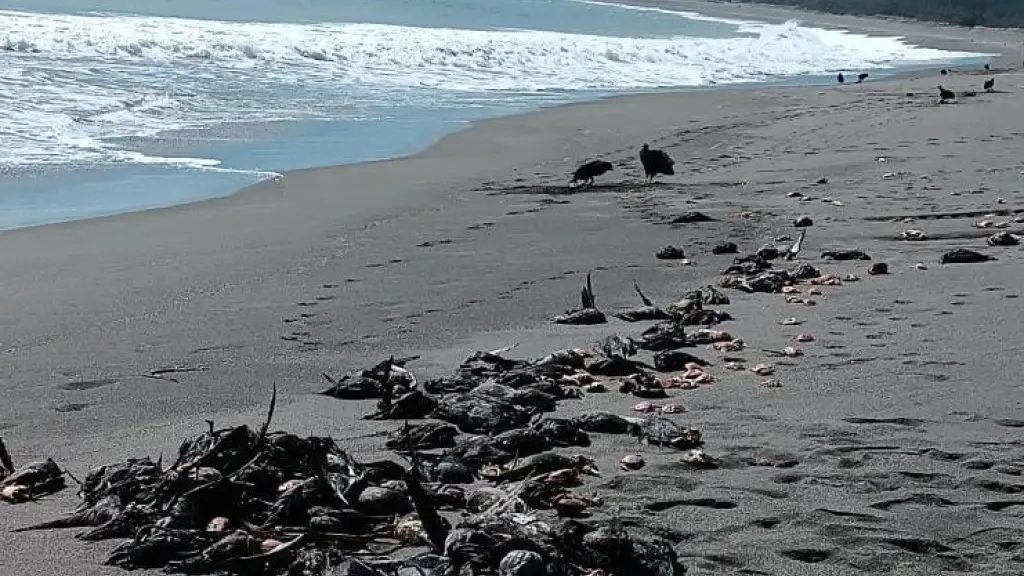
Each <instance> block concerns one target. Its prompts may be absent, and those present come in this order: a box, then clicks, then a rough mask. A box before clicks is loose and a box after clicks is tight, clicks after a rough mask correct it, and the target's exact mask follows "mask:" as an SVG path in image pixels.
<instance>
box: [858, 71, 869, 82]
mask: <svg viewBox="0 0 1024 576" xmlns="http://www.w3.org/2000/svg"><path fill="white" fill-rule="evenodd" d="M867 79H868V73H867V72H861V73H860V74H857V84H860V83H861V82H863V81H865V80H867Z"/></svg>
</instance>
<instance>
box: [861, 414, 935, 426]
mask: <svg viewBox="0 0 1024 576" xmlns="http://www.w3.org/2000/svg"><path fill="white" fill-rule="evenodd" d="M843 422H847V423H850V424H894V425H896V426H920V425H922V424H924V420H920V419H917V418H905V417H895V418H871V417H860V416H852V417H850V418H843Z"/></svg>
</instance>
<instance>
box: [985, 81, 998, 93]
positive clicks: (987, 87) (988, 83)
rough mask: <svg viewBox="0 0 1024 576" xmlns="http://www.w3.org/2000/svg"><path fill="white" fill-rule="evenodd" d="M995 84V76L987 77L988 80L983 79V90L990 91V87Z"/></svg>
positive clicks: (993, 86)
mask: <svg viewBox="0 0 1024 576" xmlns="http://www.w3.org/2000/svg"><path fill="white" fill-rule="evenodd" d="M995 85H996V79H995V78H989V79H988V80H985V92H991V91H992V88H995Z"/></svg>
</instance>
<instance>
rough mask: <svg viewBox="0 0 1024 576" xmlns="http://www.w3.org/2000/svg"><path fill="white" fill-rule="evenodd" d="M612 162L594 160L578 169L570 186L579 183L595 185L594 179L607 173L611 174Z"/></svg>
mask: <svg viewBox="0 0 1024 576" xmlns="http://www.w3.org/2000/svg"><path fill="white" fill-rule="evenodd" d="M613 169H614V168H612V163H611V162H605V161H604V160H592V161H590V162H587V163H586V164H584V165H582V166H580V167H579V168H577V169H576V172H574V173H573V175H572V180H570V181H569V185H570V186H571V185H573V184H575V183H577V182H582V183H583V184H585V185H587V186H593V185H594V177H595V176H600V175H601V174H604V173H605V172H611V171H612V170H613Z"/></svg>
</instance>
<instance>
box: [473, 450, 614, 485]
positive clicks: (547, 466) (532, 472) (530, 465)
mask: <svg viewBox="0 0 1024 576" xmlns="http://www.w3.org/2000/svg"><path fill="white" fill-rule="evenodd" d="M565 469H574V470H578V471H579V472H581V473H583V474H587V475H590V476H600V475H601V474H600V472H599V471H598V469H597V466H596V465H595V464H594V459H593V458H590V457H589V456H584V455H582V454H573V455H569V456H567V455H565V454H557V453H555V452H544V453H541V454H535V455H533V456H529V457H527V458H523V459H522V460H520V461H519V462H518V463H517V464H516V465H515V466H514V467H512V468H509V469H506V470H499V469H496V468H494V469H491V470H489V471H487V472H483V474H484V476H486V477H489V478H490V479H492V480H495V481H499V482H518V481H521V480H525V479H527V478H529V477H531V476H537V475H539V474H547V473H549V472H555V471H557V470H565Z"/></svg>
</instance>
